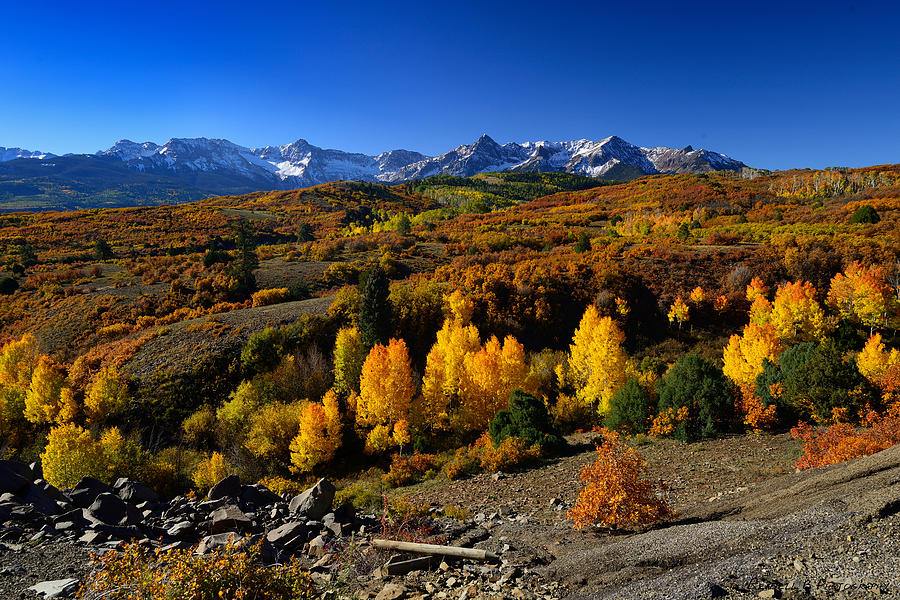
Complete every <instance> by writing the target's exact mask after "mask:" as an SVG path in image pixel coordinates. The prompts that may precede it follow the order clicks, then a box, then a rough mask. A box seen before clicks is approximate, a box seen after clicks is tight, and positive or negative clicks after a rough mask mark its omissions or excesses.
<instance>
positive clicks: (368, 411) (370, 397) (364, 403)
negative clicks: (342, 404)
mask: <svg viewBox="0 0 900 600" xmlns="http://www.w3.org/2000/svg"><path fill="white" fill-rule="evenodd" d="M415 393H416V386H415V383H414V381H413V376H412V367H411V366H410V362H409V351H408V350H407V348H406V342H404V341H403V340H402V339H401V340H397V339H393V338H391V340H390V341H389V342H388V345H387V346H383V345H381V344H376V345H375V346H373V347H372V350H371V351H370V352H369V355H368V356H367V357H366V362H365V363H364V364H363V368H362V376H361V378H360V382H359V398H358V400H357V402H356V422H357V424H358V425H361V426H362V427H373V426H377V425H382V426H384V427H387V428H388V429H392V428H393V426H394V425H395V424H397V423H398V422H399V421H401V420H404V419H406V420H408V419H409V409H410V404H411V402H412V398H413V395H414V394H415Z"/></svg>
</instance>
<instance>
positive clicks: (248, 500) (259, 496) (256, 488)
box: [241, 484, 281, 507]
mask: <svg viewBox="0 0 900 600" xmlns="http://www.w3.org/2000/svg"><path fill="white" fill-rule="evenodd" d="M280 500H281V498H279V497H278V494H276V493H275V492H273V491H271V490H270V489H269V488H267V487H266V486H264V485H259V484H254V485H245V486H244V487H243V488H242V489H241V502H243V503H245V504H253V505H255V506H258V507H264V506H270V505H272V504H275V503H276V502H278V501H280Z"/></svg>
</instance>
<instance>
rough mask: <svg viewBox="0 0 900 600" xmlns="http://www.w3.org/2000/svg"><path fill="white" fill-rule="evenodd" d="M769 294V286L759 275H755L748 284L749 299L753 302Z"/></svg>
mask: <svg viewBox="0 0 900 600" xmlns="http://www.w3.org/2000/svg"><path fill="white" fill-rule="evenodd" d="M768 294H769V288H768V287H766V284H764V283H763V281H762V279H760V278H759V277H754V278H753V279H751V280H750V283H749V284H747V301H748V302H750V303H753V301H754V300H756V299H757V298H763V299H765V297H766V296H767V295H768Z"/></svg>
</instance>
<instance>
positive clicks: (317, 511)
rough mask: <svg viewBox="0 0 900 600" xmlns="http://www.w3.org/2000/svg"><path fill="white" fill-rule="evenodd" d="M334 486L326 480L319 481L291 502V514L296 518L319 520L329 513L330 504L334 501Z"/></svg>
mask: <svg viewBox="0 0 900 600" xmlns="http://www.w3.org/2000/svg"><path fill="white" fill-rule="evenodd" d="M335 491H336V490H335V489H334V486H333V485H332V484H331V483H330V482H329V481H328V480H326V479H320V480H319V481H318V483H316V485H314V486H312V487H311V488H309V489H308V490H306V491H305V492H303V493H302V494H300V495H299V496H294V498H293V499H292V500H291V504H290V509H291V512H292V513H294V514H295V515H297V516H300V517H303V518H306V519H310V520H319V519H321V518H322V517H324V516H325V515H327V514H328V513H329V512H331V503H332V502H333V501H334V494H335Z"/></svg>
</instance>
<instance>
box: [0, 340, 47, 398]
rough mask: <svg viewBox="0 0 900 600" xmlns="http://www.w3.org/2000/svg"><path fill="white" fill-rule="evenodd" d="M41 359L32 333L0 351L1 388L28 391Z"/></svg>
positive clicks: (10, 343)
mask: <svg viewBox="0 0 900 600" xmlns="http://www.w3.org/2000/svg"><path fill="white" fill-rule="evenodd" d="M40 357H41V353H40V350H39V349H38V343H37V340H36V339H35V338H34V336H33V335H31V334H30V333H27V334H25V335H23V336H22V338H21V339H19V340H16V341H13V342H9V343H8V344H6V345H4V346H3V348H2V349H0V386H3V387H7V386H9V387H15V388H18V389H20V390H23V391H24V390H26V389H28V386H30V385H31V375H32V373H33V372H34V369H35V367H37V364H38V360H39V359H40Z"/></svg>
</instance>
